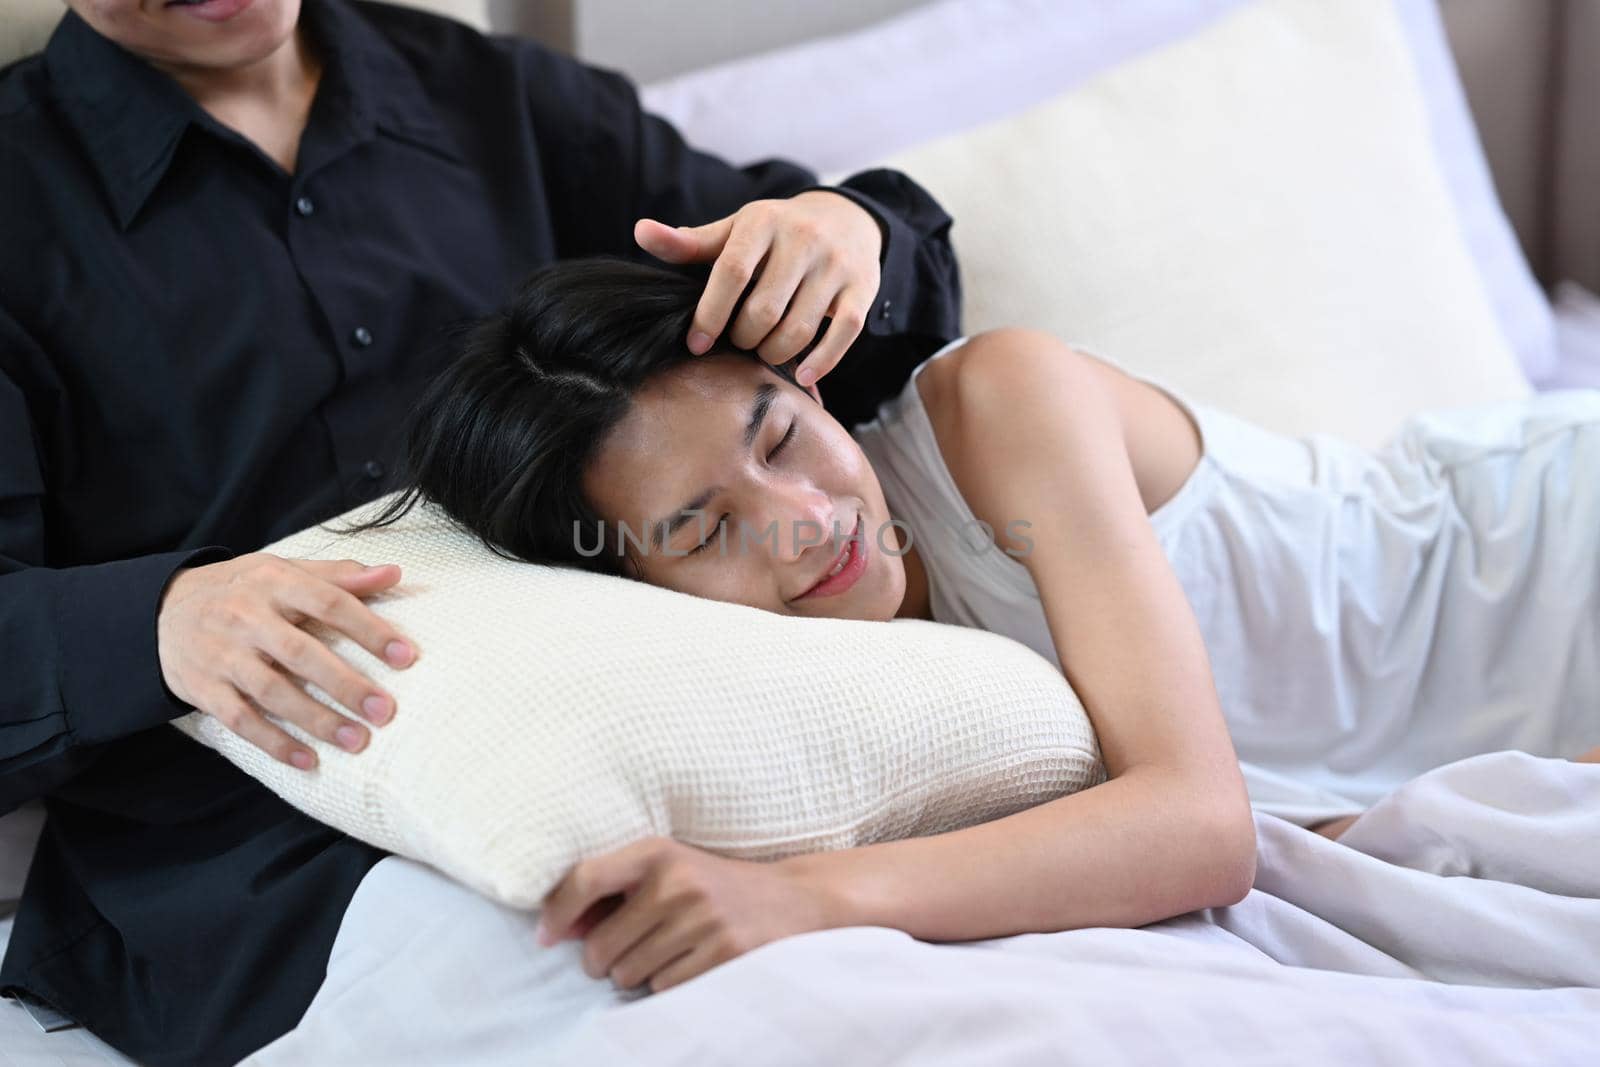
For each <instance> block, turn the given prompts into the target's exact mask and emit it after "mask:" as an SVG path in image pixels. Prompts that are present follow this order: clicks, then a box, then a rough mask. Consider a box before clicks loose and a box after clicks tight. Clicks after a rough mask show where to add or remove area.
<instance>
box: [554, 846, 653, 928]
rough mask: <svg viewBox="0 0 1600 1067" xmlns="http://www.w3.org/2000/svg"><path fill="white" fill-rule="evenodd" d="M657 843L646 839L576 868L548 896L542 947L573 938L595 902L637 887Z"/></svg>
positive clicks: (589, 860) (587, 860) (581, 861)
mask: <svg viewBox="0 0 1600 1067" xmlns="http://www.w3.org/2000/svg"><path fill="white" fill-rule="evenodd" d="M656 841H657V839H656V838H648V837H647V838H645V839H644V840H642V841H635V842H634V843H633V844H631V845H624V846H623V847H622V848H619V849H615V850H613V851H611V852H607V853H604V854H603V855H599V856H593V857H591V858H589V859H586V860H580V861H579V862H578V863H577V864H575V865H574V866H573V868H572V869H571V870H570V871H568V872H567V873H566V875H565V876H564V877H563V878H562V879H561V881H559V882H557V883H556V886H555V888H554V889H552V890H550V892H549V893H547V894H546V895H545V898H544V902H543V904H542V905H541V908H540V916H539V942H540V944H545V945H553V944H555V943H556V942H557V941H560V940H562V939H563V938H566V937H568V936H570V935H571V932H572V926H573V924H574V923H576V922H577V921H578V917H579V916H581V915H582V914H583V913H584V912H586V911H588V910H589V907H590V906H591V905H592V904H594V902H595V901H597V900H599V899H600V898H602V897H609V896H611V895H612V894H615V893H626V892H628V891H629V890H631V889H633V887H634V886H636V885H638V884H639V882H640V880H641V879H642V878H643V877H644V873H645V871H646V869H647V868H648V866H649V863H650V861H651V860H652V858H653V857H654V855H655V854H656V851H657V845H656V844H654V842H656Z"/></svg>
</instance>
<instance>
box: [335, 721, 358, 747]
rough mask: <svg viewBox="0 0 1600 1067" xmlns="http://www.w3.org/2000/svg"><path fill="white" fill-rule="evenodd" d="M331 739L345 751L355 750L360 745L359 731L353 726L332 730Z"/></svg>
mask: <svg viewBox="0 0 1600 1067" xmlns="http://www.w3.org/2000/svg"><path fill="white" fill-rule="evenodd" d="M333 739H334V740H335V741H337V742H339V747H340V748H342V749H344V750H345V751H347V752H355V751H356V750H357V749H359V748H360V747H361V731H360V730H358V729H356V728H355V727H354V726H341V727H339V728H338V729H337V730H335V731H334V732H333Z"/></svg>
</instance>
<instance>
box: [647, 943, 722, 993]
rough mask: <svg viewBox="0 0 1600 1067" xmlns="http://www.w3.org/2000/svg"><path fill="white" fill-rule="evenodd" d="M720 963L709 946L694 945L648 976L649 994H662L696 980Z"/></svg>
mask: <svg viewBox="0 0 1600 1067" xmlns="http://www.w3.org/2000/svg"><path fill="white" fill-rule="evenodd" d="M720 962H721V961H720V960H719V959H718V958H717V954H716V951H715V950H714V949H713V948H712V947H711V946H710V945H709V944H700V945H696V946H695V947H694V948H692V949H690V950H689V951H688V952H686V953H684V954H683V955H681V956H679V957H678V958H677V959H675V960H673V961H672V962H670V963H668V964H667V965H666V966H664V967H662V968H661V969H660V970H659V971H657V972H656V973H655V974H653V975H651V976H650V992H652V993H664V992H666V991H667V990H668V989H671V988H672V987H673V986H675V985H682V984H683V983H685V982H687V981H688V980H689V979H691V978H698V977H699V976H700V975H702V974H704V973H706V972H707V971H709V970H710V969H711V968H713V967H715V966H716V965H717V964H718V963H720Z"/></svg>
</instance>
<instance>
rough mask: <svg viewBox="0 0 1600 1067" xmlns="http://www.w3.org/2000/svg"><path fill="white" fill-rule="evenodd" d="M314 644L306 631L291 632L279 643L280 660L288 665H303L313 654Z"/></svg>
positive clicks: (296, 630)
mask: <svg viewBox="0 0 1600 1067" xmlns="http://www.w3.org/2000/svg"><path fill="white" fill-rule="evenodd" d="M312 643H313V642H312V640H311V637H310V635H308V634H307V633H306V632H305V631H304V630H299V629H295V630H291V631H290V632H289V633H287V634H285V635H284V637H283V639H282V640H281V641H279V642H278V658H279V659H280V660H282V661H283V662H284V663H286V664H291V665H292V664H303V663H305V662H306V661H307V660H308V659H309V658H310V657H311V655H312V653H313V649H312V647H311V646H312Z"/></svg>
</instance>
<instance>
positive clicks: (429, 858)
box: [174, 497, 1104, 908]
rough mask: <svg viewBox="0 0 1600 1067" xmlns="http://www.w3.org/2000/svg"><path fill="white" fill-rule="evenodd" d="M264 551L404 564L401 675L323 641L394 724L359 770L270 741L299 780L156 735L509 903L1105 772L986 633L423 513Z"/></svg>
mask: <svg viewBox="0 0 1600 1067" xmlns="http://www.w3.org/2000/svg"><path fill="white" fill-rule="evenodd" d="M390 499H391V497H383V498H381V499H379V500H377V501H374V502H372V503H371V504H368V505H366V506H365V507H362V508H357V509H354V510H353V511H351V512H349V513H347V514H346V515H345V516H341V517H340V518H339V519H338V520H336V521H335V523H334V524H335V525H343V524H344V522H345V521H346V520H349V519H355V518H359V517H362V516H366V515H370V514H371V513H372V509H376V508H379V507H381V506H383V504H385V503H386V502H388V501H389V500H390ZM265 551H268V552H272V553H275V554H277V555H281V556H287V557H295V558H307V559H342V558H346V557H350V558H355V559H359V560H361V561H363V562H366V563H398V564H399V565H400V566H401V568H402V571H403V573H402V579H401V582H400V584H399V585H398V586H396V587H395V588H394V589H392V590H390V591H388V592H387V593H385V594H383V595H380V596H378V597H374V598H372V600H371V601H369V603H371V604H372V606H373V608H374V610H375V611H377V612H378V613H379V614H380V615H382V616H384V617H385V618H388V619H391V620H393V621H394V622H395V624H396V625H398V626H399V627H400V628H401V629H402V630H403V631H404V632H405V633H407V634H409V635H410V636H412V637H413V638H414V639H415V640H416V642H417V644H418V646H419V648H420V649H421V655H420V657H419V659H418V660H417V662H416V663H415V664H413V665H412V666H411V667H408V668H406V669H404V670H395V669H393V668H390V667H389V666H387V665H386V664H384V663H382V662H381V661H379V660H377V659H376V658H374V657H373V656H371V655H369V654H368V653H367V652H366V651H365V650H364V649H362V648H360V647H359V646H358V645H356V644H355V643H353V642H351V641H349V640H348V639H346V638H344V637H342V636H333V637H331V639H330V640H329V644H330V646H331V647H332V648H333V649H334V651H336V652H338V653H339V654H340V655H342V656H344V657H345V658H346V659H348V660H349V661H350V662H352V663H353V664H355V665H356V666H357V667H358V668H359V669H361V670H363V671H365V672H367V673H368V675H369V677H371V678H373V680H374V681H376V682H377V683H378V684H380V685H382V686H384V687H386V688H387V689H388V690H389V691H390V692H392V693H393V694H394V695H395V699H396V701H397V705H398V711H397V713H396V717H395V719H394V720H393V721H392V722H391V723H390V724H389V725H387V726H385V727H382V728H380V729H375V730H373V731H372V741H371V743H370V744H369V745H368V747H367V749H366V751H364V752H362V753H360V754H359V755H350V754H348V753H346V752H343V751H341V750H339V749H337V748H335V747H333V746H330V745H326V744H323V743H322V742H320V741H317V740H315V739H313V738H309V737H307V736H306V735H304V734H303V733H301V732H300V731H298V730H296V729H295V728H293V727H288V728H289V729H290V730H291V732H293V733H295V734H296V735H297V736H300V737H301V738H302V739H304V740H306V741H307V743H308V744H310V745H312V747H314V748H315V749H316V751H317V755H318V759H319V767H318V769H317V770H315V771H312V772H303V771H297V770H294V769H293V768H289V767H285V766H284V765H282V764H280V763H277V762H276V761H273V760H271V759H270V758H269V757H267V756H266V755H265V754H263V753H261V752H260V751H259V750H258V749H256V748H254V747H252V746H250V745H248V744H246V743H245V742H243V741H241V740H239V739H238V738H237V737H236V736H235V735H234V734H232V733H231V732H229V731H228V730H227V729H226V728H224V727H223V726H222V725H221V724H220V723H218V722H217V721H216V720H215V719H212V718H210V717H208V716H204V715H201V714H200V713H198V712H196V713H194V714H191V715H189V716H187V717H185V718H183V719H180V720H178V721H177V722H176V723H175V724H174V725H176V726H177V727H178V728H180V729H182V730H183V731H184V732H185V733H188V734H189V735H190V736H192V737H195V738H197V739H198V740H200V741H202V742H204V743H205V744H207V745H210V746H211V747H213V748H215V749H217V750H218V751H219V752H221V753H222V754H223V755H224V756H225V757H227V758H228V759H229V760H231V761H232V762H234V763H235V764H237V765H238V766H239V767H241V768H243V769H244V770H245V771H246V772H248V773H249V774H250V775H252V776H253V777H255V778H258V779H260V780H261V781H262V782H264V783H265V784H266V785H267V786H268V787H269V788H271V789H272V790H273V791H274V792H275V793H277V794H278V795H279V796H281V797H283V798H284V799H286V800H287V801H289V802H290V803H291V804H293V805H295V806H296V807H298V808H300V809H301V810H302V811H305V812H306V813H307V814H309V815H311V816H313V817H314V818H317V819H319V820H321V821H323V822H325V823H328V824H329V825H331V826H334V827H336V828H337V829H340V830H343V831H345V832H346V833H349V834H351V835H353V836H355V837H358V838H360V839H362V840H364V841H368V842H371V843H372V844H374V845H377V846H379V847H380V848H384V849H387V850H389V851H391V852H395V853H398V854H399V855H402V856H406V857H409V858H411V859H415V860H419V861H421V862H424V863H428V864H431V865H433V866H434V867H437V868H438V869H439V870H441V871H443V872H444V873H446V874H448V875H451V876H453V877H455V878H457V879H459V880H461V881H462V882H464V883H466V884H467V885H469V886H471V887H472V888H474V889H477V890H479V891H481V892H483V893H484V894H486V895H488V896H489V897H491V898H493V899H495V900H498V901H501V902H502V903H505V904H509V905H511V906H513V907H524V908H531V907H536V906H537V904H538V902H539V900H540V899H541V898H542V897H543V896H544V894H545V893H546V892H547V891H548V890H549V889H550V887H551V886H552V885H554V883H555V881H556V880H557V879H558V878H560V877H561V875H563V874H564V873H565V872H566V870H567V868H569V867H570V866H571V865H572V864H573V863H574V862H576V861H577V860H579V859H580V858H582V857H584V856H588V855H592V854H594V853H597V852H601V851H604V850H608V849H611V848H614V847H617V846H620V845H623V844H626V843H628V842H630V841H633V840H635V839H637V838H640V837H644V836H647V835H651V834H666V835H671V836H673V837H676V838H678V839H680V840H682V841H686V842H688V843H690V844H694V845H699V846H702V847H704V848H708V849H711V850H714V851H716V852H719V853H723V854H725V855H730V856H737V857H745V858H752V859H755V858H775V857H780V856H784V855H789V854H794V853H801V852H810V851H818V850H824V849H837V848H846V847H850V846H853V845H858V844H866V843H870V842H873V841H881V840H887V839H891V838H900V837H907V836H915V835H922V834H932V833H938V832H940V831H944V830H949V829H955V828H957V827H961V826H966V825H971V824H973V823H979V822H983V821H986V820H990V819H994V818H998V817H1000V816H1002V815H1006V814H1009V813H1011V812H1014V811H1018V810H1021V809H1022V808H1025V807H1029V806H1031V805H1034V804H1038V803H1041V802H1043V801H1045V800H1049V799H1051V798H1053V797H1057V796H1062V795H1065V794H1067V793H1071V792H1073V791H1075V790H1078V789H1082V788H1084V787H1086V786H1088V785H1091V784H1093V783H1095V782H1097V781H1101V780H1103V778H1104V771H1103V768H1102V767H1101V764H1100V762H1099V751H1098V748H1097V746H1096V744H1095V739H1094V734H1093V731H1092V729H1091V727H1090V724H1089V720H1088V716H1087V715H1086V714H1085V713H1084V711H1083V708H1082V706H1081V705H1080V704H1079V703H1078V701H1077V698H1076V697H1075V696H1074V695H1073V692H1072V689H1071V687H1070V686H1069V685H1068V684H1067V681H1066V679H1065V678H1064V677H1063V676H1062V675H1061V674H1060V672H1058V671H1057V670H1056V669H1055V668H1054V667H1053V666H1052V665H1051V664H1049V663H1048V662H1047V661H1046V660H1044V659H1043V658H1042V657H1040V656H1039V655H1037V654H1036V653H1034V652H1032V651H1031V650H1029V649H1027V648H1026V647H1024V646H1023V645H1021V644H1018V643H1016V642H1014V641H1012V640H1010V639H1009V638H1005V637H1000V636H998V635H996V634H990V633H986V632H983V631H981V630H972V629H965V628H962V627H956V626H945V625H941V624H938V623H932V622H923V621H920V620H897V621H894V622H886V623H885V622H861V621H847V620H836V619H798V618H792V617H786V616H780V615H776V614H773V613H770V612H765V611H761V610H758V609H756V608H747V607H742V606H738V605H733V604H725V603H720V602H715V601H710V600H702V599H698V598H695V597H691V596H689V595H687V594H683V593H676V592H671V591H668V590H664V589H659V588H655V587H652V586H646V585H643V584H641V583H637V582H632V581H628V580H626V579H622V578H611V577H605V576H600V575H594V574H588V573H584V572H578V571H573V570H567V569H562V568H555V567H542V566H534V565H531V564H526V563H517V562H514V561H510V560H506V559H503V558H501V557H499V556H496V555H494V554H493V553H491V552H490V551H488V550H487V549H486V548H484V547H483V546H482V545H481V544H480V543H479V542H478V541H477V540H476V539H475V538H473V537H472V536H470V535H468V534H466V533H464V532H462V531H460V530H458V529H456V528H455V527H453V526H452V525H451V524H450V523H449V520H448V519H447V518H445V517H444V516H443V514H442V513H441V512H439V511H438V510H437V509H435V508H434V507H432V506H431V505H423V506H421V507H419V508H417V509H416V510H413V511H412V512H411V513H410V514H408V515H407V516H405V517H404V518H403V519H401V520H400V521H399V522H397V523H395V524H394V525H393V526H390V527H385V528H380V529H377V530H371V531H366V532H363V533H360V534H357V535H353V536H335V535H334V534H332V533H330V532H329V531H327V530H325V529H323V528H321V527H311V528H309V529H307V530H303V531H301V532H299V533H296V534H293V535H291V536H289V537H287V538H284V539H283V540H281V541H277V542H275V543H274V544H271V545H268V546H267V547H266V549H265ZM313 626H315V624H313ZM313 632H318V631H316V630H313ZM319 636H322V637H324V638H325V639H328V638H329V635H328V634H327V633H326V632H319ZM310 691H311V693H312V694H313V695H314V696H316V697H317V698H318V699H320V700H323V701H324V703H328V704H330V705H331V704H332V701H331V700H329V699H328V698H327V697H326V696H325V695H324V694H323V693H322V692H321V691H320V690H318V689H317V688H316V687H314V686H313V687H311V690H310Z"/></svg>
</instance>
